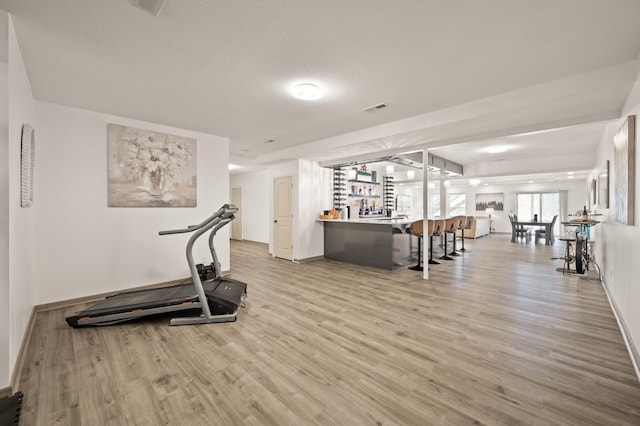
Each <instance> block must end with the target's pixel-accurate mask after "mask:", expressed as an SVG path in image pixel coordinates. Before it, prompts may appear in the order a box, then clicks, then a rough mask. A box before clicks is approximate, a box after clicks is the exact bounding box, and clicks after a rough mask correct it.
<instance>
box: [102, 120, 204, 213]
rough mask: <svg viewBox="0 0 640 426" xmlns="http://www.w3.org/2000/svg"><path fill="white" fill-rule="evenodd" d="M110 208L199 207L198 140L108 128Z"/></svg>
mask: <svg viewBox="0 0 640 426" xmlns="http://www.w3.org/2000/svg"><path fill="white" fill-rule="evenodd" d="M108 144H109V171H108V173H109V206H110V207H195V206H196V195H197V175H196V140H195V139H193V138H186V137H182V136H176V135H170V134H167V133H161V132H154V131H151V130H143V129H137V128H135V127H127V126H120V125H117V124H109V125H108Z"/></svg>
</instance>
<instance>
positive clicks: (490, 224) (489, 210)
mask: <svg viewBox="0 0 640 426" xmlns="http://www.w3.org/2000/svg"><path fill="white" fill-rule="evenodd" d="M495 211H496V210H495V209H494V208H493V207H487V209H486V210H485V212H486V213H487V215H489V233H491V231H493V222H492V221H491V215H492V214H493V213H495Z"/></svg>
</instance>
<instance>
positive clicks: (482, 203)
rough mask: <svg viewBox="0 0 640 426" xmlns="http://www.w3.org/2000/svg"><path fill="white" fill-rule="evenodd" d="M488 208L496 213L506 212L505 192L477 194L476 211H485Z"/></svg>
mask: <svg viewBox="0 0 640 426" xmlns="http://www.w3.org/2000/svg"><path fill="white" fill-rule="evenodd" d="M487 207H491V208H493V209H494V210H495V211H502V210H504V192H495V193H487V194H476V211H484V210H486V209H487Z"/></svg>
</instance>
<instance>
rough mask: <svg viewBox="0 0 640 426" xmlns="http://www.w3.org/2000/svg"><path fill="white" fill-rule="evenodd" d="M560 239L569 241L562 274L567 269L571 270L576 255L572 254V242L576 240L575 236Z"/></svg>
mask: <svg viewBox="0 0 640 426" xmlns="http://www.w3.org/2000/svg"><path fill="white" fill-rule="evenodd" d="M560 241H564V242H566V243H567V248H566V249H565V251H564V258H563V259H564V263H563V264H562V275H564V272H565V270H567V271H571V267H570V265H571V264H572V263H573V261H574V256H572V255H571V243H574V242H575V241H576V239H575V238H560Z"/></svg>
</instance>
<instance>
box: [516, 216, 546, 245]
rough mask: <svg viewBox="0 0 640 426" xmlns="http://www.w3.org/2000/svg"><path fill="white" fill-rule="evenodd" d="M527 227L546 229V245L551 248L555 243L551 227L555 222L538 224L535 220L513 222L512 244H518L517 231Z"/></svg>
mask: <svg viewBox="0 0 640 426" xmlns="http://www.w3.org/2000/svg"><path fill="white" fill-rule="evenodd" d="M525 226H537V227H539V228H544V231H545V232H544V244H545V245H547V246H549V245H551V244H553V243H555V241H556V240H555V237H554V236H553V230H552V229H551V227H552V226H553V221H549V222H538V221H533V220H527V221H521V220H518V221H513V222H511V242H512V243H515V242H516V236H517V230H518V229H519V228H520V229H522V228H524V227H525Z"/></svg>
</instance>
